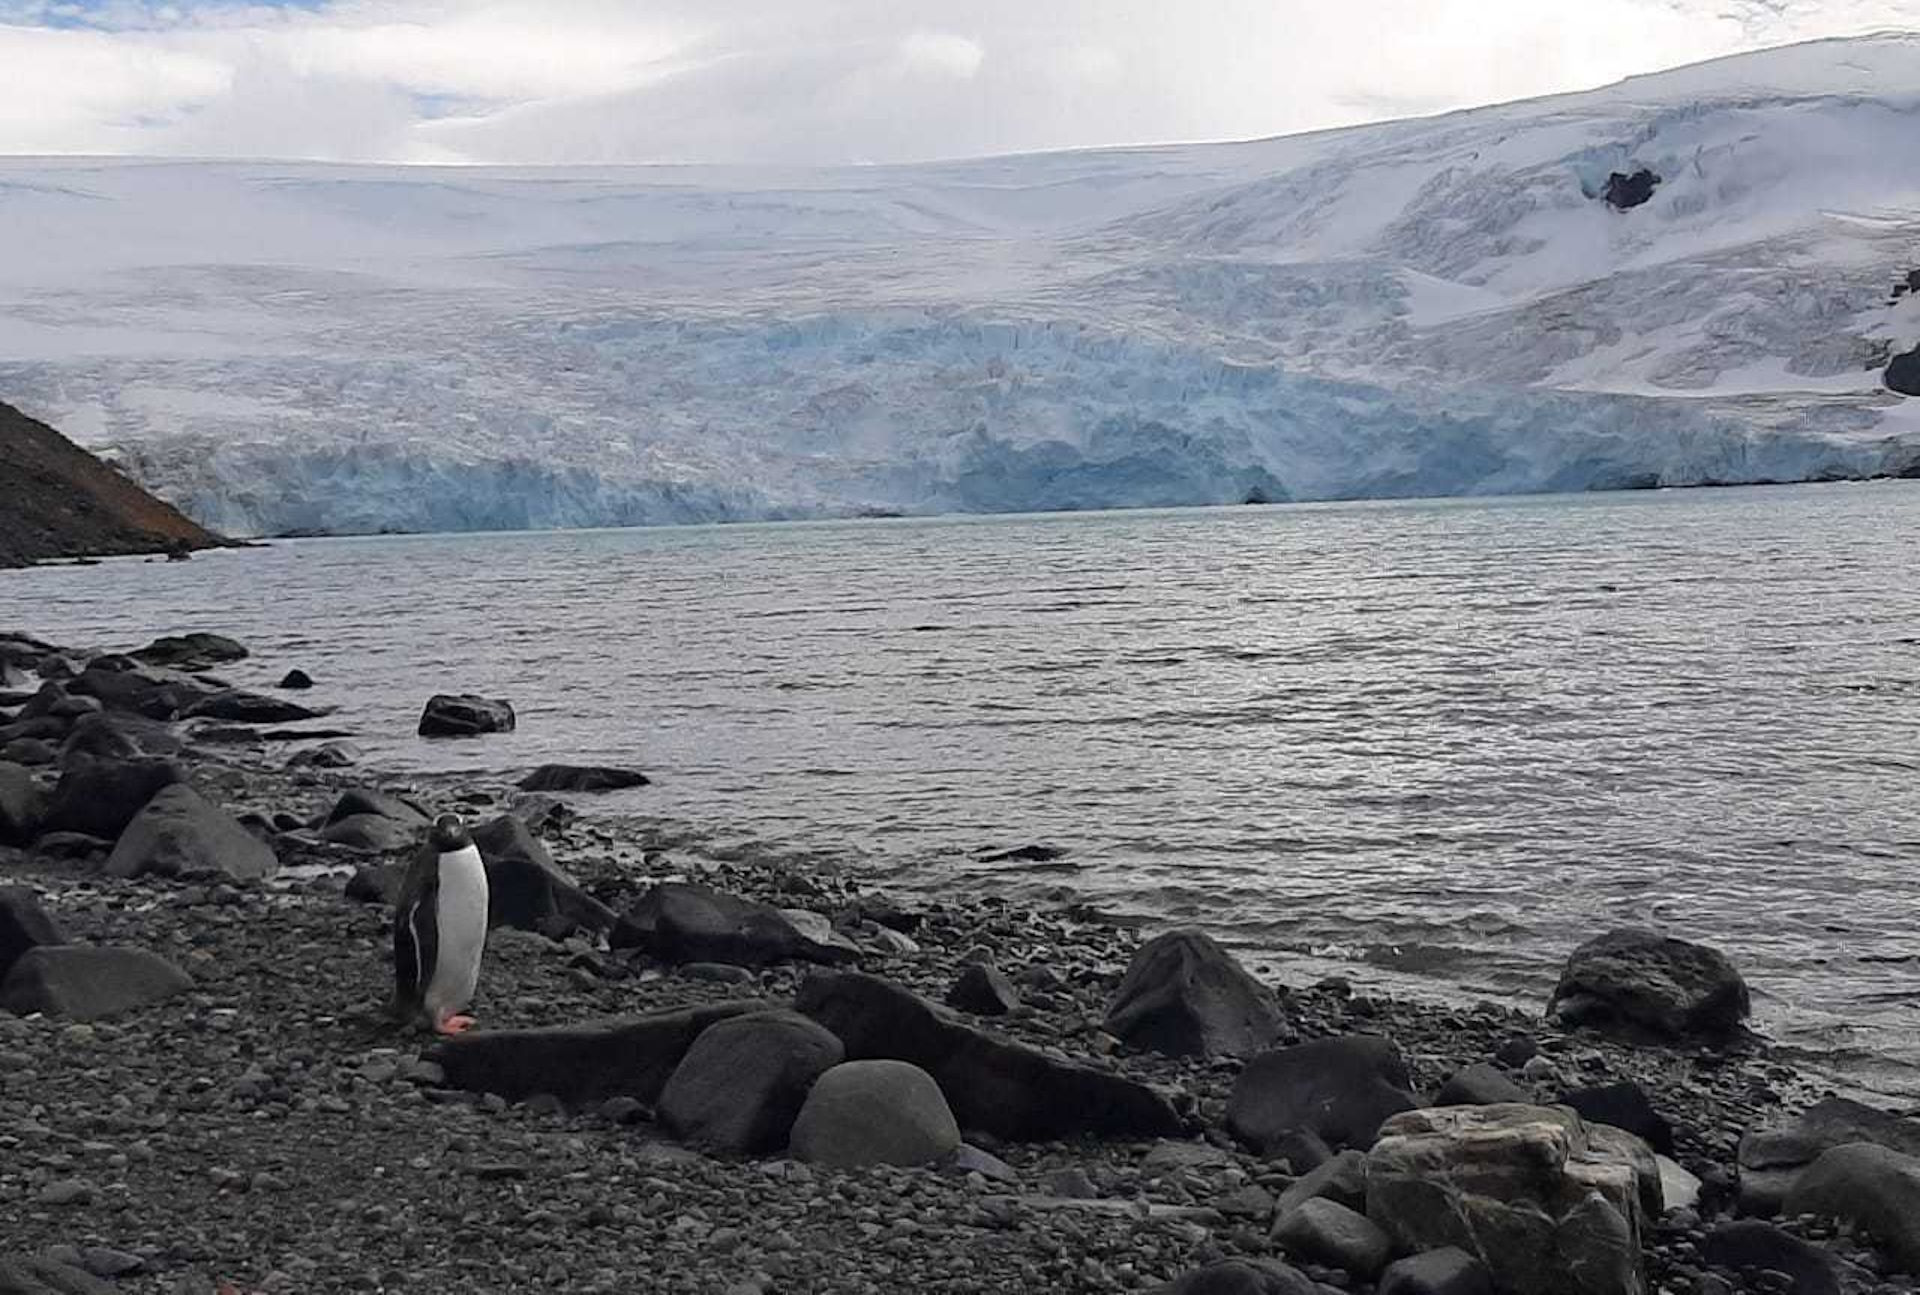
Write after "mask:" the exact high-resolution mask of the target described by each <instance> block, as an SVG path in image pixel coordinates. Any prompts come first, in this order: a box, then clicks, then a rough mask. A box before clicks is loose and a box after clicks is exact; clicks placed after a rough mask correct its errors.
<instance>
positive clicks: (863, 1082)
mask: <svg viewBox="0 0 1920 1295" xmlns="http://www.w3.org/2000/svg"><path fill="white" fill-rule="evenodd" d="M959 1146H960V1126H959V1125H958V1124H957V1123H955V1121H954V1118H953V1112H952V1110H950V1109H949V1108H948V1106H947V1099H946V1098H945V1097H944V1096H943V1095H942V1094H941V1091H940V1086H939V1085H938V1084H937V1083H935V1082H934V1080H933V1076H932V1075H929V1074H928V1073H927V1072H926V1071H924V1070H922V1069H920V1068H919V1067H918V1066H915V1065H912V1064H910V1063H908V1062H905V1061H882V1060H874V1061H847V1062H842V1063H841V1064H840V1065H837V1066H835V1067H833V1068H832V1069H831V1070H828V1071H827V1072H826V1073H825V1074H823V1075H821V1076H820V1077H819V1079H818V1080H817V1081H816V1082H815V1083H814V1085H813V1088H812V1091H810V1092H809V1093H808V1094H807V1100H806V1103H805V1104H804V1105H803V1106H802V1107H801V1108H800V1114H799V1117H798V1118H797V1119H795V1120H794V1122H793V1139H792V1151H793V1155H794V1158H795V1159H798V1160H806V1161H811V1162H813V1163H814V1164H822V1165H828V1166H832V1167H834V1168H841V1169H852V1168H858V1167H860V1166H863V1165H926V1164H932V1163H934V1162H935V1161H937V1160H940V1159H942V1158H944V1157H946V1156H949V1155H952V1154H953V1152H954V1151H955V1150H957V1149H958V1148H959Z"/></svg>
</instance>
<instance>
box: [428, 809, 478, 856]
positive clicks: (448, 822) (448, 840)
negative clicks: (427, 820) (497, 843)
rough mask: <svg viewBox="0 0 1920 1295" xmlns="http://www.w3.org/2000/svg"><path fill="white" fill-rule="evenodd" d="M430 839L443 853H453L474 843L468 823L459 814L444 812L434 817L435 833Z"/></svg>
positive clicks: (434, 846) (436, 848) (435, 847)
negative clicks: (469, 832) (461, 819)
mask: <svg viewBox="0 0 1920 1295" xmlns="http://www.w3.org/2000/svg"><path fill="white" fill-rule="evenodd" d="M428 839H429V840H431V841H432V842H433V848H434V849H435V850H437V851H439V852H440V853H441V854H452V853H453V852H454V851H455V850H464V849H466V848H467V847H468V846H470V845H472V844H473V838H472V837H470V836H468V835H467V825H466V824H465V823H463V822H461V821H460V816H459V815H458V814H442V815H441V816H440V817H439V818H436V819H434V820H433V835H432V836H431V837H429V838H428Z"/></svg>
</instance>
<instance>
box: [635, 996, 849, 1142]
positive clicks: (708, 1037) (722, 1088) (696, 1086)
mask: <svg viewBox="0 0 1920 1295" xmlns="http://www.w3.org/2000/svg"><path fill="white" fill-rule="evenodd" d="M845 1054H846V1050H845V1049H844V1048H842V1047H841V1046H840V1040H839V1039H837V1038H835V1037H834V1036H833V1035H832V1034H831V1033H830V1032H828V1031H827V1030H826V1029H824V1028H823V1027H821V1026H820V1025H818V1024H816V1023H815V1022H813V1021H811V1020H809V1019H807V1018H806V1017H804V1016H801V1015H799V1014H798V1013H796V1012H788V1011H775V1012H754V1013H750V1014H748V1015H746V1016H736V1017H733V1018H731V1019H729V1020H725V1021H720V1022H718V1023H717V1024H714V1025H711V1026H709V1027H707V1029H706V1030H705V1031H703V1032H702V1033H701V1034H700V1036H699V1037H698V1038H696V1039H695V1040H694V1041H693V1046H692V1047H690V1048H688V1049H687V1055H686V1056H685V1057H684V1058H682V1059H681V1062H680V1064H679V1065H678V1066H677V1067H675V1068H674V1072H673V1075H672V1077H671V1078H669V1079H668V1080H667V1086H666V1088H665V1089H664V1090H663V1091H662V1092H661V1094H660V1106H659V1118H660V1123H661V1124H662V1125H663V1126H664V1127H665V1128H666V1129H667V1130H668V1131H669V1132H671V1133H672V1134H673V1135H674V1136H675V1137H677V1138H679V1139H681V1140H682V1141H683V1142H690V1143H693V1144H694V1145H696V1146H702V1147H710V1148H712V1149H714V1150H716V1151H724V1152H727V1153H729V1154H732V1155H760V1154H763V1153H766V1152H771V1151H778V1150H780V1148H782V1147H784V1146H786V1145H787V1136H788V1134H789V1133H790V1132H791V1131H792V1129H793V1122H794V1119H795V1117H797V1116H798V1115H799V1114H800V1107H801V1105H802V1103H804V1102H805V1101H806V1100H807V1093H808V1091H809V1090H810V1089H811V1088H812V1087H813V1084H814V1081H815V1080H817V1079H819V1078H820V1076H821V1075H823V1074H825V1073H826V1072H827V1071H828V1070H831V1069H832V1068H833V1067H834V1066H837V1065H839V1064H840V1061H841V1058H842V1057H844V1056H845Z"/></svg>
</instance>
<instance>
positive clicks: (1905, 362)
mask: <svg viewBox="0 0 1920 1295" xmlns="http://www.w3.org/2000/svg"><path fill="white" fill-rule="evenodd" d="M1881 381H1883V382H1885V383H1886V384H1887V390H1888V391H1897V392H1899V393H1900V394H1901V395H1903V396H1920V346H1916V347H1914V348H1913V349H1912V350H1911V351H1903V352H1901V353H1900V354H1899V355H1896V356H1894V357H1893V360H1892V362H1891V363H1889V364H1888V365H1887V371H1886V373H1885V374H1883V375H1881Z"/></svg>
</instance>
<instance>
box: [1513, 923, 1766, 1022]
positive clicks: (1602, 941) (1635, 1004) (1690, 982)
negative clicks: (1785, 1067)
mask: <svg viewBox="0 0 1920 1295" xmlns="http://www.w3.org/2000/svg"><path fill="white" fill-rule="evenodd" d="M1752 1010H1753V1005H1752V1000H1751V998H1750V996H1749V994H1748V992H1747V982H1746V981H1745V980H1743V979H1742V978H1741V976H1740V973H1739V972H1738V971H1736V970H1735V969H1734V966H1733V964H1732V963H1731V962H1729V961H1728V960H1727V958H1726V955H1725V954H1723V953H1721V952H1720V951H1719V950H1717V949H1712V948H1708V947H1707V946H1706V945H1704V944H1693V943H1690V942H1688V941H1686V940H1676V939H1671V938H1669V937H1667V936H1663V935H1661V934H1659V933H1658V932H1656V931H1648V930H1642V929H1639V928H1633V927H1629V928H1625V929H1622V930H1618V931H1609V932H1608V933H1607V934H1605V935H1602V936H1599V937H1598V938H1596V939H1592V940H1589V941H1587V942H1586V943H1585V944H1583V945H1581V946H1580V947H1579V948H1577V949H1575V950H1574V951H1573V954H1572V956H1571V957H1569V958H1568V959H1567V965H1566V969H1565V970H1564V971H1562V972H1561V974H1560V983H1559V984H1558V985H1556V986H1555V987H1554V991H1553V997H1552V999H1551V1000H1550V1001H1549V1002H1548V1004H1547V1011H1548V1013H1549V1014H1550V1015H1552V1016H1556V1017H1558V1018H1559V1020H1560V1021H1561V1022H1562V1023H1563V1024H1566V1025H1569V1026H1588V1027H1591V1028H1594V1029H1599V1030H1606V1031H1610V1032H1613V1033H1618V1034H1622V1035H1625V1036H1627V1037H1628V1038H1629V1039H1636V1038H1652V1039H1656V1040H1661V1041H1689V1040H1698V1041H1703V1042H1709V1043H1717V1042H1724V1041H1726V1040H1727V1039H1729V1038H1731V1037H1733V1036H1734V1035H1736V1034H1737V1032H1738V1031H1739V1029H1740V1026H1741V1023H1742V1022H1744V1021H1745V1020H1746V1019H1747V1016H1748V1015H1749V1013H1751V1011H1752Z"/></svg>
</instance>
